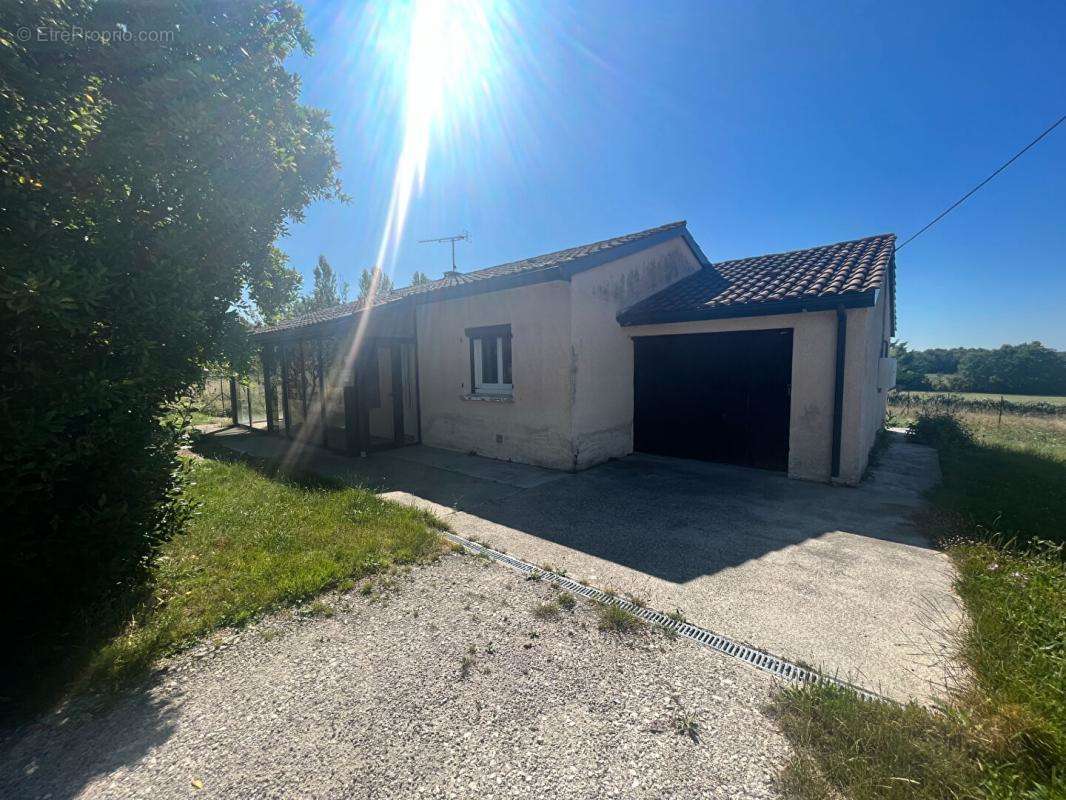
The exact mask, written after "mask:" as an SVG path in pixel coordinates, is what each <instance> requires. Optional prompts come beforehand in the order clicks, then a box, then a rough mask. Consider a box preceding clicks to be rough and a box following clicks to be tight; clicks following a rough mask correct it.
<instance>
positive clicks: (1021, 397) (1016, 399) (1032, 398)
mask: <svg viewBox="0 0 1066 800" xmlns="http://www.w3.org/2000/svg"><path fill="white" fill-rule="evenodd" d="M899 391H901V392H906V393H907V394H913V395H916V396H918V397H934V396H936V395H941V396H944V397H961V398H963V399H965V400H999V398H1001V397H1002V398H1003V399H1004V400H1006V401H1008V402H1010V403H1050V404H1051V405H1054V406H1066V397H1056V396H1055V395H1035V394H992V393H990V392H950V391H943V390H942V391H937V392H917V391H911V390H910V389H900V390H899Z"/></svg>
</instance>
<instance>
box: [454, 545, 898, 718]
mask: <svg viewBox="0 0 1066 800" xmlns="http://www.w3.org/2000/svg"><path fill="white" fill-rule="evenodd" d="M444 536H445V538H447V539H448V540H449V541H451V542H454V543H455V544H457V545H459V546H461V547H462V548H463V549H464V550H467V551H469V552H471V553H473V554H474V555H481V556H486V557H488V558H491V559H492V560H494V561H498V562H500V563H501V564H504V565H506V566H508V567H510V568H511V569H513V570H516V571H518V572H521V573H522V574H523V575H535V576H538V577H543V578H544V579H545V580H547V581H549V582H550V583H553V584H555V585H557V586H560V587H562V588H563V589H566V590H567V591H568V592H571V593H572V594H576V595H580V596H581V597H584V598H587V599H589V600H593V601H595V602H597V603H607V604H610V605H615V606H618V607H620V608H622V609H624V610H626V611H628V612H629V613H630V614H632V615H633V616H635V617H639V618H640V619H642V620H644V621H645V622H648V623H650V624H652V625H658V626H660V627H662V628H666V629H667V630H671V631H674V632H675V633H676V634H677V635H678V636H683V637H685V638H686V639H691V640H692V641H694V642H696V643H697V644H701V645H703V646H704V647H709V648H710V649H712V650H716V651H718V652H719V653H724V654H725V655H727V656H729V657H731V658H735V659H737V660H739V661H743V662H744V663H745V664H748V665H749V666H752V667H755V669H759V670H762V671H763V672H769V673H770V674H771V675H776V676H777V677H779V678H782V679H784V680H787V681H794V682H797V683H815V684H829V685H833V686H840V687H843V688H846V689H850V690H852V691H853V692H855V693H856V694H858V695H859V696H860V697H863V698H865V699H867V700H882V701H886V702H892V701H889V700H888V698H886V697H883V696H881V695H879V694H877V693H875V692H871V691H870V690H868V689H863V688H862V687H861V686H856V685H854V684H852V683H848V682H847V681H842V680H840V679H839V678H834V677H832V676H830V675H823V674H822V673H821V672H818V671H817V670H814V669H810V668H808V667H801V666H800V665H799V664H794V663H792V662H791V661H786V660H785V659H783V658H781V657H780V656H775V655H771V654H770V653H765V652H763V651H762V650H756V649H755V648H754V647H749V646H748V645H746V644H741V643H740V642H736V641H733V640H732V639H730V638H729V637H727V636H722V635H721V634H718V633H714V632H713V631H709V630H707V629H706V628H701V627H699V626H698V625H693V624H692V623H690V622H682V621H680V620H677V619H674V618H673V617H668V616H667V615H666V614H663V613H661V612H659V611H655V610H653V609H650V608H646V607H644V606H638V605H635V604H634V603H631V602H629V601H628V600H624V599H622V598H621V597H618V596H617V595H612V594H607V593H606V592H603V591H600V590H599V589H595V588H593V587H591V586H586V585H585V584H583V583H578V582H577V581H575V580H574V579H573V578H568V577H567V576H566V575H560V574H558V573H556V572H550V571H548V570H544V569H541V568H540V567H538V566H535V565H533V564H530V563H529V562H527V561H522V560H521V559H519V558H515V557H514V556H509V555H507V553H501V552H500V551H498V550H493V549H492V548H491V547H486V546H485V545H483V544H478V543H477V542H474V541H471V540H470V539H465V538H463V537H462V536H457V535H456V534H454V533H452V532H450V531H445V532H444Z"/></svg>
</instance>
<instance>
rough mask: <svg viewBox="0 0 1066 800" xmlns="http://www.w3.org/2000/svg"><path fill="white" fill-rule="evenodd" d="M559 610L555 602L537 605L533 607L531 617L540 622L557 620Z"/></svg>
mask: <svg viewBox="0 0 1066 800" xmlns="http://www.w3.org/2000/svg"><path fill="white" fill-rule="evenodd" d="M560 611H561V609H560V608H559V604H558V603H555V602H547V603H537V605H535V606H533V616H534V617H536V618H537V619H540V620H545V621H547V620H552V619H558V618H559V613H560Z"/></svg>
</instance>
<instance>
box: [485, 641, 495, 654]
mask: <svg viewBox="0 0 1066 800" xmlns="http://www.w3.org/2000/svg"><path fill="white" fill-rule="evenodd" d="M485 653H486V654H488V655H490V656H491V655H494V654H495V653H496V648H495V646H494V645H493V644H492V642H489V643H488V644H487V645H485Z"/></svg>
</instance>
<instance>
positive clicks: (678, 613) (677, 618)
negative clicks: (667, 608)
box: [666, 608, 686, 625]
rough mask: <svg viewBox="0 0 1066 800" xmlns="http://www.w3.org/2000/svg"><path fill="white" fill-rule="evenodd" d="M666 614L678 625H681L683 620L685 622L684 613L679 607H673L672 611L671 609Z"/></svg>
mask: <svg viewBox="0 0 1066 800" xmlns="http://www.w3.org/2000/svg"><path fill="white" fill-rule="evenodd" d="M666 616H667V617H669V618H670V619H672V620H673V621H674V622H676V623H677V624H678V625H681V624H683V623H684V622H686V620H685V613H684V612H683V611H682V610H681V609H680V608H675V609H674V610H673V611H671V612H670V613H669V614H667V615H666Z"/></svg>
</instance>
